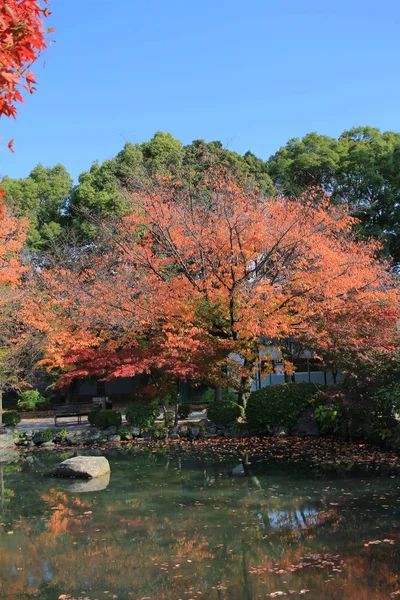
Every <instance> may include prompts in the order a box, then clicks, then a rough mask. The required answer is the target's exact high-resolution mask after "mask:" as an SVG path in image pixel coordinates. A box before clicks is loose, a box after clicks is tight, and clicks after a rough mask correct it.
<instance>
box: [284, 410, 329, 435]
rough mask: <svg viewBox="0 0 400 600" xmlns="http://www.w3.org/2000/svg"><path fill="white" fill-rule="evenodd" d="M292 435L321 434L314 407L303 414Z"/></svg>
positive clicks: (293, 428) (292, 430)
mask: <svg viewBox="0 0 400 600" xmlns="http://www.w3.org/2000/svg"><path fill="white" fill-rule="evenodd" d="M290 433H291V434H292V435H320V433H321V432H320V429H319V425H318V423H317V421H316V420H315V417H314V409H313V407H312V406H310V407H309V408H306V410H305V411H304V412H302V413H301V415H300V416H299V418H298V419H297V421H296V424H295V425H294V427H292V429H291V431H290Z"/></svg>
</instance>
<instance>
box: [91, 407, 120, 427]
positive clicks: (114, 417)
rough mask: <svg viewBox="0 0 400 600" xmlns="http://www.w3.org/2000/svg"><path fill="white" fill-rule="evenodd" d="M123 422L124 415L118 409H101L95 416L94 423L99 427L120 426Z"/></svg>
mask: <svg viewBox="0 0 400 600" xmlns="http://www.w3.org/2000/svg"><path fill="white" fill-rule="evenodd" d="M121 422H122V417H121V413H120V412H119V411H118V410H99V411H98V413H97V414H96V415H95V417H94V425H95V427H97V429H107V428H108V427H119V426H120V425H121Z"/></svg>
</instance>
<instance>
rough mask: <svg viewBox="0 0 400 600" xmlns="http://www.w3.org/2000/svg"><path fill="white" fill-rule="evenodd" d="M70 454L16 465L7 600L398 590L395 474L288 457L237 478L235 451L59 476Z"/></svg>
mask: <svg viewBox="0 0 400 600" xmlns="http://www.w3.org/2000/svg"><path fill="white" fill-rule="evenodd" d="M58 460H59V458H57V457H54V456H52V455H50V456H49V457H48V458H46V457H45V455H43V454H38V455H36V456H35V457H34V458H33V459H32V460H31V461H30V463H29V464H28V465H27V464H26V463H21V464H19V465H10V466H7V467H4V476H3V510H2V517H1V520H0V522H1V526H0V598H1V599H2V600H3V599H4V600H19V599H28V598H40V599H41V600H54V599H57V598H58V597H59V596H60V595H62V594H70V595H71V596H72V597H73V598H88V599H90V600H94V599H99V598H112V597H113V595H115V596H116V597H118V598H119V599H123V600H129V599H130V598H134V599H138V598H148V599H149V600H158V599H165V600H177V599H179V598H182V599H183V598H196V599H199V600H200V598H209V599H210V600H214V599H215V600H225V599H226V600H228V599H229V600H239V599H240V600H242V599H243V598H245V599H247V600H253V599H254V600H256V599H257V600H258V598H260V597H261V598H268V597H278V596H284V595H287V596H291V597H294V598H296V597H298V598H301V597H303V596H304V597H307V598H310V599H314V600H321V599H326V600H339V599H340V600H356V599H357V600H358V599H360V600H361V599H362V600H369V599H371V600H372V599H373V600H380V599H383V598H385V599H387V598H389V597H390V594H393V593H394V592H396V591H397V590H399V589H400V579H399V574H398V573H399V567H400V561H399V554H400V553H399V540H400V535H399V531H400V529H399V527H400V490H399V486H398V482H397V480H396V479H392V478H390V477H380V478H379V477H377V478H375V479H350V478H349V479H343V480H341V479H337V480H334V481H330V480H324V479H315V478H312V477H310V476H308V477H307V476H301V475H300V474H299V472H298V470H297V471H296V469H292V468H291V467H290V466H285V465H283V464H280V465H279V468H277V469H273V468H271V465H269V466H268V469H265V466H263V464H259V465H258V466H257V467H252V468H251V470H248V469H247V472H246V474H241V475H240V476H239V475H238V476H232V471H233V470H234V469H235V467H237V461H235V459H234V458H231V459H230V458H228V459H224V460H219V459H218V460H214V461H212V460H207V461H206V462H203V461H202V460H201V459H199V457H192V458H191V457H188V456H185V457H182V456H174V455H172V456H170V457H166V456H164V455H162V454H158V453H154V452H151V451H147V450H145V449H144V450H142V451H140V452H136V453H135V454H134V455H133V454H132V455H131V456H124V455H123V454H122V453H120V454H116V455H115V456H114V457H110V463H111V480H108V481H105V480H104V481H101V482H100V481H96V480H92V481H91V482H75V481H74V482H65V481H62V480H59V479H52V478H50V477H48V476H47V473H48V472H50V471H51V469H52V466H53V464H54V463H55V462H57V461H58ZM87 484H92V485H93V487H92V488H90V486H89V487H87ZM82 485H83V486H84V487H83V488H81V487H79V486H82ZM76 486H78V487H76ZM81 492H84V493H81ZM370 542H372V543H370ZM277 592H281V593H280V594H277ZM274 594H275V595H274Z"/></svg>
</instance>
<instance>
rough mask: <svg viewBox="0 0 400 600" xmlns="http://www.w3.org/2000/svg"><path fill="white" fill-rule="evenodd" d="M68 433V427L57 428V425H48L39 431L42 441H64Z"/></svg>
mask: <svg viewBox="0 0 400 600" xmlns="http://www.w3.org/2000/svg"><path fill="white" fill-rule="evenodd" d="M68 434H69V431H68V429H58V428H57V427H49V428H48V429H44V430H43V431H41V432H40V439H41V441H42V442H53V441H54V440H57V441H60V442H62V441H64V440H65V438H66V437H67V435H68Z"/></svg>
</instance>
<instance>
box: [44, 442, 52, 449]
mask: <svg viewBox="0 0 400 600" xmlns="http://www.w3.org/2000/svg"><path fill="white" fill-rule="evenodd" d="M54 446H55V443H54V442H43V444H41V448H54Z"/></svg>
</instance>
